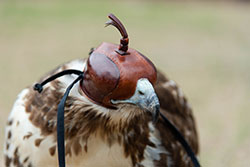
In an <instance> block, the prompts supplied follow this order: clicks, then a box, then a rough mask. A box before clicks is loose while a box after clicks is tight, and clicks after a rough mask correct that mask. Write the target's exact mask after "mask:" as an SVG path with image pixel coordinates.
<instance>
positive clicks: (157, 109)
mask: <svg viewBox="0 0 250 167" xmlns="http://www.w3.org/2000/svg"><path fill="white" fill-rule="evenodd" d="M152 114H153V115H152V116H153V120H152V121H153V124H156V123H157V121H158V118H159V114H160V105H159V104H157V105H156V106H155V107H154V112H153V113H152Z"/></svg>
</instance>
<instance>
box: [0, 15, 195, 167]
mask: <svg viewBox="0 0 250 167" xmlns="http://www.w3.org/2000/svg"><path fill="white" fill-rule="evenodd" d="M109 18H110V19H111V20H110V21H109V22H107V25H113V26H115V27H116V28H117V29H118V30H119V31H120V33H121V35H122V37H123V38H122V39H121V40H120V45H116V44H111V43H102V44H101V45H100V46H98V47H97V48H96V49H93V50H92V51H91V52H90V54H89V57H88V59H78V60H73V61H70V62H68V63H65V64H62V65H60V66H59V67H57V68H56V69H54V70H52V71H51V72H49V73H48V74H47V75H46V76H44V77H42V78H41V79H40V80H39V81H38V83H43V84H36V86H35V90H38V92H37V91H35V90H34V88H33V86H29V87H27V88H25V89H24V90H22V91H21V93H20V94H19V95H18V97H17V100H16V101H15V103H14V106H13V108H12V111H11V113H10V115H9V118H8V121H7V125H6V133H5V134H6V135H5V147H4V156H5V157H4V159H5V166H6V167H12V166H18V167H56V166H58V165H61V164H60V162H61V161H60V158H61V160H62V159H63V160H64V162H63V163H65V164H66V166H69V167H191V166H194V164H193V162H192V156H190V154H189V153H188V152H189V151H187V150H186V149H185V147H184V145H185V144H183V142H182V140H184V143H186V145H188V146H187V147H189V148H190V150H191V152H192V151H193V153H194V156H195V155H198V151H199V142H198V135H197V130H196V123H195V120H194V117H193V114H192V109H191V107H190V105H189V103H188V101H187V99H186V98H185V96H184V94H183V92H182V90H181V89H180V88H179V87H178V85H177V84H176V83H175V82H174V81H173V80H170V79H168V78H167V77H166V76H165V75H164V74H163V73H161V72H160V71H159V70H157V69H156V68H155V66H154V65H153V63H152V62H151V61H150V60H149V59H148V58H147V57H145V56H144V55H142V54H141V53H140V52H138V51H136V50H134V49H132V48H128V41H129V40H128V35H127V32H126V30H125V28H124V26H123V25H122V23H121V22H120V21H119V20H118V19H117V18H116V17H115V16H114V15H112V14H110V15H109ZM82 71H83V72H82ZM66 73H67V75H63V74H66ZM51 76H52V77H51ZM46 79H47V80H46ZM45 81H46V83H45ZM72 81H74V83H73V84H72ZM69 85H70V86H69ZM68 86H69V87H70V88H68ZM70 89H71V91H70ZM65 91H66V93H65ZM69 91H70V92H69ZM39 92H40V93H39ZM64 93H65V94H67V96H66V95H64ZM62 101H63V102H64V104H63V107H60V103H62ZM61 111H63V112H62V113H63V126H62V128H64V129H63V131H62V132H60V129H61V126H59V123H60V118H58V117H59V112H61ZM160 116H161V117H160ZM166 119H167V120H169V122H170V124H171V125H173V127H174V129H176V131H178V132H179V133H178V134H181V136H183V137H180V138H181V139H180V140H178V137H176V135H175V133H173V131H172V130H171V128H169V127H168V126H166ZM60 134H62V135H63V136H64V137H63V138H62V137H61V135H60ZM177 136H178V135H177ZM61 138H62V139H63V140H62V143H63V144H62V145H58V141H59V140H60V139H61ZM61 146H62V147H61ZM62 148H63V151H64V152H63V153H61V151H60V149H62ZM58 150H59V151H58ZM58 154H59V155H58ZM60 154H61V155H62V154H63V156H61V157H60ZM64 155H65V157H64ZM58 156H59V161H58ZM64 158H65V159H64ZM61 166H62V165H61Z"/></svg>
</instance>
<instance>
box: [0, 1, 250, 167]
mask: <svg viewBox="0 0 250 167" xmlns="http://www.w3.org/2000/svg"><path fill="white" fill-rule="evenodd" d="M110 12H112V13H114V14H116V15H117V16H118V17H119V18H120V19H121V20H122V21H123V22H124V24H125V25H126V27H127V30H128V33H129V36H130V46H131V47H133V48H136V49H137V50H139V51H141V52H142V53H144V54H145V55H146V56H148V57H149V58H150V59H151V60H152V61H153V62H154V63H155V65H156V66H157V67H158V68H159V69H161V70H162V71H164V73H165V74H167V75H168V76H169V77H170V78H171V79H173V80H175V81H176V82H177V83H179V85H180V86H181V87H182V88H183V90H184V92H185V94H186V95H187V97H188V99H189V101H190V103H191V104H192V107H193V109H194V114H195V117H196V120H197V123H198V130H199V136H200V143H201V155H200V160H201V164H202V165H203V166H220V167H234V166H241V167H245V166H248V165H249V164H250V160H249V158H248V155H249V154H250V131H249V129H250V123H249V121H248V119H249V118H250V112H249V109H250V106H249V99H250V75H249V71H250V56H249V55H250V29H249V27H250V21H249V20H250V6H249V4H244V3H242V4H233V3H230V4H226V3H199V4H197V3H194V2H193V3H164V2H158V3H153V2H152V1H136V2H134V1H127V2H122V1H113V2H111V1H101V2H97V1H93V0H92V1H84V2H81V1H60V2H59V1H53V2H51V1H40V2H38V1H36V2H32V1H30V2H28V1H22V2H18V1H6V2H2V3H1V5H0V56H1V59H0V77H1V86H0V92H1V93H0V113H1V117H0V150H3V138H4V137H3V136H4V126H5V123H6V119H7V116H8V113H9V112H10V110H11V107H12V104H13V102H14V100H15V98H16V95H17V94H18V92H20V91H21V90H22V89H23V88H24V87H26V86H27V85H30V84H32V83H33V82H35V81H36V80H37V79H38V78H40V77H41V76H42V75H43V74H44V73H46V72H47V71H49V70H51V69H53V68H54V67H55V66H57V65H58V64H61V63H63V62H66V61H69V60H72V59H76V58H83V57H87V55H88V52H89V49H90V48H91V47H95V46H98V45H99V44H100V43H101V42H102V41H106V42H113V43H118V42H119V38H120V37H119V33H118V32H117V30H115V29H114V28H113V27H108V28H105V29H104V28H103V27H104V22H105V21H106V20H108V19H107V17H106V16H107V15H108V14H109V13H110ZM2 157H3V156H2V152H0V161H1V162H2Z"/></svg>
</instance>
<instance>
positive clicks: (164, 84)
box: [155, 71, 199, 166]
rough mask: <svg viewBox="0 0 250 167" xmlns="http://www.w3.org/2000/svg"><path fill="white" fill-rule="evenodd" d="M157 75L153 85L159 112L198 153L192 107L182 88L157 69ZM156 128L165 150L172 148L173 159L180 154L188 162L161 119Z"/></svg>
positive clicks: (182, 150)
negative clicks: (159, 107) (159, 108)
mask: <svg viewBox="0 0 250 167" xmlns="http://www.w3.org/2000/svg"><path fill="white" fill-rule="evenodd" d="M157 75H158V79H157V83H156V85H155V91H156V93H157V95H158V98H159V101H160V105H161V113H163V114H164V115H165V116H166V117H167V118H168V119H169V120H170V121H171V122H172V123H173V124H174V125H175V126H176V127H177V129H178V130H179V131H180V132H181V133H182V135H183V136H184V138H185V139H186V140H187V142H188V143H189V145H190V146H191V148H192V149H193V151H194V153H195V154H198V151H199V142H198V135H197V130H196V124H195V120H194V117H193V113H192V109H191V107H190V105H189V103H188V101H187V99H186V98H185V96H184V94H183V92H182V90H181V89H180V88H179V87H178V85H177V84H176V83H175V82H174V81H173V80H169V79H168V78H167V77H165V76H164V75H163V74H162V73H161V72H159V71H158V74H157ZM157 129H158V130H159V132H160V135H161V139H162V143H163V145H164V147H165V148H167V150H174V151H171V153H172V154H174V155H173V158H174V159H175V157H176V158H177V157H180V156H181V157H183V162H186V163H188V164H190V163H191V162H190V159H189V158H187V154H186V153H185V151H184V149H183V148H182V146H181V145H180V143H179V142H178V141H177V140H176V138H175V137H174V136H173V134H172V133H171V131H170V130H169V129H168V127H166V126H165V125H164V123H163V120H161V119H160V120H159V122H158V124H157ZM178 150H179V151H178ZM177 159H178V158H177ZM174 162H175V161H174ZM181 165H182V164H179V165H177V166H181ZM183 165H186V164H183Z"/></svg>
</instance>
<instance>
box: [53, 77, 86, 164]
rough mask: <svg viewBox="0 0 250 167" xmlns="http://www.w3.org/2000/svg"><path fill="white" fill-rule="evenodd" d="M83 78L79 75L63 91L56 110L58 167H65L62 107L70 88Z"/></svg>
mask: <svg viewBox="0 0 250 167" xmlns="http://www.w3.org/2000/svg"><path fill="white" fill-rule="evenodd" d="M82 78H83V74H81V75H79V76H78V77H77V78H76V79H75V80H74V82H72V84H70V85H69V86H68V88H67V90H66V91H65V93H64V95H63V97H62V99H61V101H60V103H59V105H58V108H57V150H58V161H59V166H60V167H65V144H64V141H65V139H64V107H65V102H66V100H67V97H68V95H69V92H70V90H71V89H72V87H73V86H74V85H75V84H76V83H77V82H78V81H80V80H81V79H82Z"/></svg>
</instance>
